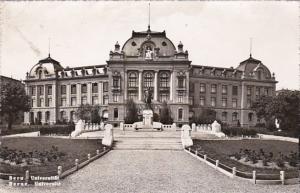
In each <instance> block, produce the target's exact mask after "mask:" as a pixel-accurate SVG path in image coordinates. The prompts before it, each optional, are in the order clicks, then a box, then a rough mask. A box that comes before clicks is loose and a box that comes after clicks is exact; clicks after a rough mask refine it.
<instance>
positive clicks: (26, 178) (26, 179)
mask: <svg viewBox="0 0 300 193" xmlns="http://www.w3.org/2000/svg"><path fill="white" fill-rule="evenodd" d="M28 181H29V170H26V171H25V182H28Z"/></svg>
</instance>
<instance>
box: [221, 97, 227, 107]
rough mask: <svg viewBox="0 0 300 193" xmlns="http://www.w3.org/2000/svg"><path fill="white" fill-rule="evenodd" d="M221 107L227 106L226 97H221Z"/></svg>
mask: <svg viewBox="0 0 300 193" xmlns="http://www.w3.org/2000/svg"><path fill="white" fill-rule="evenodd" d="M222 107H227V98H222Z"/></svg>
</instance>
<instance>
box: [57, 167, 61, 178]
mask: <svg viewBox="0 0 300 193" xmlns="http://www.w3.org/2000/svg"><path fill="white" fill-rule="evenodd" d="M61 174H62V166H58V167H57V175H58V177H59V178H60V177H61Z"/></svg>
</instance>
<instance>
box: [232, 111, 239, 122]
mask: <svg viewBox="0 0 300 193" xmlns="http://www.w3.org/2000/svg"><path fill="white" fill-rule="evenodd" d="M237 119H238V113H237V112H234V113H232V121H237Z"/></svg>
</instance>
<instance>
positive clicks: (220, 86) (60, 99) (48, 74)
mask: <svg viewBox="0 0 300 193" xmlns="http://www.w3.org/2000/svg"><path fill="white" fill-rule="evenodd" d="M109 56H110V57H109V60H108V61H107V64H103V65H96V66H82V67H72V68H69V67H66V68H64V67H63V66H62V65H61V64H60V63H59V62H58V61H56V60H54V59H52V58H51V57H50V54H49V57H48V58H46V59H43V60H40V61H39V62H38V63H37V64H36V65H34V66H33V67H32V69H31V70H30V71H29V73H27V76H26V80H25V82H26V90H27V93H28V94H29V95H30V96H31V99H32V100H31V101H32V109H31V111H30V112H29V113H25V119H24V120H25V123H33V122H34V121H36V120H37V121H40V122H42V123H55V122H57V121H58V120H61V121H62V120H67V121H70V120H76V114H75V112H76V110H77V108H78V107H79V106H80V105H81V104H87V103H88V104H92V105H96V104H98V105H100V106H101V116H102V117H104V118H107V119H108V121H109V122H111V123H112V124H115V125H117V124H118V123H120V122H123V121H124V117H125V114H126V109H125V106H126V101H127V100H128V99H130V98H132V99H134V101H135V102H136V103H137V105H138V107H139V109H140V110H142V109H143V108H144V106H145V102H144V98H145V97H144V95H145V92H147V91H150V92H151V93H152V95H153V101H152V102H153V110H154V112H155V113H157V114H159V112H160V107H161V105H162V102H164V101H166V102H167V103H168V105H169V107H170V110H171V114H172V118H173V120H174V122H176V123H177V124H178V125H182V124H184V123H188V122H189V118H190V117H191V116H193V115H194V116H199V115H201V112H202V111H203V109H207V108H211V109H214V110H215V111H216V112H217V118H218V119H220V120H222V121H224V122H227V123H229V124H237V122H240V123H241V125H254V124H256V123H257V121H258V120H257V118H256V116H255V113H254V112H253V111H251V109H250V105H251V102H252V101H254V100H255V99H256V98H257V97H259V96H261V95H274V94H275V84H276V81H275V78H274V75H271V73H270V71H269V69H268V68H267V67H266V66H265V65H264V64H262V62H261V61H259V60H256V59H254V58H252V56H251V55H250V57H249V58H248V59H247V60H245V61H243V62H241V63H240V65H239V66H237V67H236V68H222V67H209V66H199V65H192V64H191V61H190V60H189V58H188V52H187V51H185V50H184V49H183V44H182V43H181V42H180V43H179V44H178V45H177V47H175V45H174V44H173V42H172V41H171V40H169V39H168V38H167V36H166V33H165V31H163V32H155V31H152V30H151V29H150V26H148V30H147V31H142V32H135V31H133V32H132V36H131V37H130V38H129V39H128V40H127V41H126V42H125V44H124V45H123V46H122V48H121V47H120V45H119V44H118V42H117V43H116V44H115V47H114V50H113V51H111V52H110V54H109Z"/></svg>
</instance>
